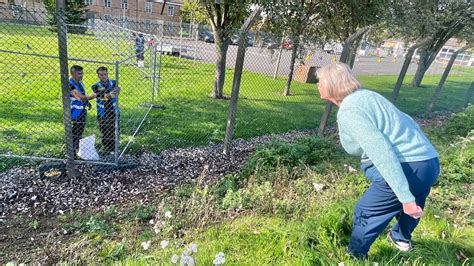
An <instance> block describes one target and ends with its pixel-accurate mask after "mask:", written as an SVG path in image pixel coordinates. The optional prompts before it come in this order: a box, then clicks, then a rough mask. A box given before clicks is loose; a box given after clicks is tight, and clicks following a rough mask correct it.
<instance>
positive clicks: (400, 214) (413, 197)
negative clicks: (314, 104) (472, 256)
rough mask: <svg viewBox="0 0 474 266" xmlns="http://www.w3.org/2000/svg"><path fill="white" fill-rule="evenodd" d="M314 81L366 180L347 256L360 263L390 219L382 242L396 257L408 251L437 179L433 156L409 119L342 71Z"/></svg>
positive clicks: (335, 67) (327, 70) (329, 70)
mask: <svg viewBox="0 0 474 266" xmlns="http://www.w3.org/2000/svg"><path fill="white" fill-rule="evenodd" d="M318 77H319V86H318V89H319V93H320V97H321V99H325V100H328V101H331V102H332V103H334V104H336V105H337V106H339V110H338V112H337V124H338V128H339V137H340V140H341V144H342V146H343V148H344V149H345V150H346V152H348V153H349V154H351V155H357V156H361V159H362V160H361V170H362V171H363V172H364V173H365V175H366V177H368V178H369V179H370V180H371V185H370V187H369V188H368V189H367V190H366V192H365V193H364V195H363V196H362V198H361V199H360V200H359V201H358V202H357V204H356V206H355V209H354V219H353V228H352V235H351V239H350V243H349V247H348V252H349V253H351V254H353V255H354V256H355V257H357V258H366V257H367V254H368V251H369V249H370V246H371V245H372V243H373V242H374V241H375V239H376V238H377V237H378V236H379V235H380V234H381V233H382V232H383V231H384V230H385V228H386V227H387V225H388V224H389V222H390V221H391V220H392V218H394V217H395V218H396V219H397V222H396V223H395V224H394V225H393V226H392V228H391V230H390V231H389V232H388V235H387V238H388V239H389V241H390V242H391V243H392V244H393V245H394V246H395V247H396V248H397V249H399V250H400V251H409V250H410V249H411V248H412V246H411V237H412V233H413V231H414V230H415V228H416V226H417V225H418V223H419V221H420V218H421V217H422V216H423V208H424V206H425V200H426V198H427V196H428V194H429V193H430V190H431V187H432V186H433V185H434V183H435V182H436V180H437V178H438V175H439V173H440V164H439V160H438V153H437V151H436V150H435V148H434V147H433V145H432V144H431V143H430V141H429V140H428V138H427V137H426V136H425V135H424V133H423V132H422V130H421V129H420V127H419V126H418V124H417V123H416V122H415V121H414V120H413V119H412V118H411V117H409V116H408V115H406V114H405V113H403V112H401V111H400V110H398V109H397V108H396V107H395V106H394V105H393V104H392V103H391V102H390V101H388V100H387V99H385V98H384V97H383V96H381V95H379V94H378V93H375V92H373V91H370V90H367V89H363V88H362V87H361V84H360V83H359V82H358V81H357V80H356V78H355V77H354V76H353V74H352V72H351V70H350V69H349V67H348V66H347V65H345V64H343V63H332V64H330V65H327V66H325V67H323V68H321V69H320V70H319V71H318Z"/></svg>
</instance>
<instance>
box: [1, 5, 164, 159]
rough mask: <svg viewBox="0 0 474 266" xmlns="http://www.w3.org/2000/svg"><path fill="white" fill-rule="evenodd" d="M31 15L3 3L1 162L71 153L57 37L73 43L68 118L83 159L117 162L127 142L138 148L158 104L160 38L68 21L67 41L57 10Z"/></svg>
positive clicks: (108, 25) (69, 45) (69, 44)
mask: <svg viewBox="0 0 474 266" xmlns="http://www.w3.org/2000/svg"><path fill="white" fill-rule="evenodd" d="M28 14H32V17H34V18H35V19H34V20H32V19H29V20H18V19H15V18H14V17H12V16H11V12H10V10H9V9H0V20H1V24H2V27H1V34H2V38H1V50H0V61H1V64H2V65H1V75H2V76H3V77H2V78H1V80H2V85H1V87H2V90H1V91H2V97H1V101H2V104H1V108H0V111H1V112H2V118H1V119H2V123H1V134H2V139H3V140H5V141H2V144H1V145H0V153H1V154H2V156H3V157H4V158H2V161H3V162H2V167H4V168H6V167H8V165H9V164H10V165H11V164H14V163H16V162H18V160H15V159H25V158H26V159H43V160H60V161H62V160H64V158H65V153H66V150H67V149H66V145H65V141H64V136H65V134H64V123H63V114H64V113H63V109H64V108H63V102H62V98H61V89H60V88H61V81H60V68H59V63H60V62H59V61H60V56H58V54H59V52H58V40H59V45H60V47H61V46H65V45H67V63H68V66H69V67H68V69H69V75H70V76H69V81H68V84H67V85H68V87H69V89H68V90H69V91H68V93H69V95H67V96H68V97H67V101H68V104H69V106H70V107H69V108H70V110H69V111H70V113H69V116H70V117H68V118H67V119H68V120H69V121H67V123H66V124H67V126H70V127H71V129H72V132H71V133H72V136H71V137H72V142H71V144H72V145H73V149H74V155H75V160H76V163H84V162H87V163H94V164H112V165H117V164H118V163H119V161H120V160H121V159H122V158H123V156H124V155H125V154H126V152H127V150H128V149H135V150H136V148H135V147H134V144H135V142H134V137H135V136H136V134H137V133H138V131H139V129H140V127H141V125H142V124H143V122H144V121H145V119H146V117H147V115H148V114H149V112H150V111H151V109H152V108H155V107H156V106H155V105H154V104H153V103H154V100H155V95H157V93H158V88H159V85H158V84H159V83H158V79H159V71H160V69H159V68H160V64H159V61H160V55H161V53H159V51H158V49H157V47H161V43H160V42H159V40H158V39H157V38H156V37H155V36H153V35H150V34H145V33H141V32H136V31H133V30H129V29H126V28H123V27H120V26H116V25H115V24H114V23H113V22H104V21H102V20H93V21H90V23H88V24H87V25H64V30H65V32H64V33H65V34H64V35H65V37H66V40H65V42H64V43H62V42H61V38H60V33H61V32H59V33H58V31H57V28H55V27H54V25H53V26H50V25H49V24H48V20H50V19H51V17H52V16H56V14H47V13H45V12H43V11H35V10H28ZM66 138H67V137H66ZM96 139H97V145H96ZM66 143H68V142H66ZM5 158H7V159H5Z"/></svg>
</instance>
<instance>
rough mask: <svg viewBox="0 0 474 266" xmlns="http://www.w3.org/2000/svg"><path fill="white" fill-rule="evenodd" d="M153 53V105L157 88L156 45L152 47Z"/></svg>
mask: <svg viewBox="0 0 474 266" xmlns="http://www.w3.org/2000/svg"><path fill="white" fill-rule="evenodd" d="M152 51H153V57H152V58H153V59H152V60H153V79H152V81H151V82H152V83H151V104H155V86H156V44H154V45H153V47H152Z"/></svg>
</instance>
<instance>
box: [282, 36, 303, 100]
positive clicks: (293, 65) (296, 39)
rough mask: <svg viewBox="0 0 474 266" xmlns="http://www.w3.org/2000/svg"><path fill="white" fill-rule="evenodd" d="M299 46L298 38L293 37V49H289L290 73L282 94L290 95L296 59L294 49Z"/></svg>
mask: <svg viewBox="0 0 474 266" xmlns="http://www.w3.org/2000/svg"><path fill="white" fill-rule="evenodd" d="M298 46H299V38H295V39H294V41H293V50H292V51H291V60H290V73H289V74H288V80H287V81H286V87H285V91H284V92H283V95H285V96H289V95H290V87H291V81H292V80H293V72H294V70H295V61H296V51H297V49H298Z"/></svg>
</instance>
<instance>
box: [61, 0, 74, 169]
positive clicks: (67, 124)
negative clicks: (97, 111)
mask: <svg viewBox="0 0 474 266" xmlns="http://www.w3.org/2000/svg"><path fill="white" fill-rule="evenodd" d="M64 8H65V0H57V1H56V11H57V13H56V16H57V23H58V51H59V72H60V76H61V91H62V101H63V123H64V137H65V142H66V158H67V159H66V171H67V174H68V176H69V177H74V176H76V170H75V165H74V155H75V150H74V141H73V135H72V122H71V103H70V100H69V97H70V93H69V80H68V79H69V76H68V53H67V52H68V51H67V28H66V22H65V21H64V17H65V15H64Z"/></svg>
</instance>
